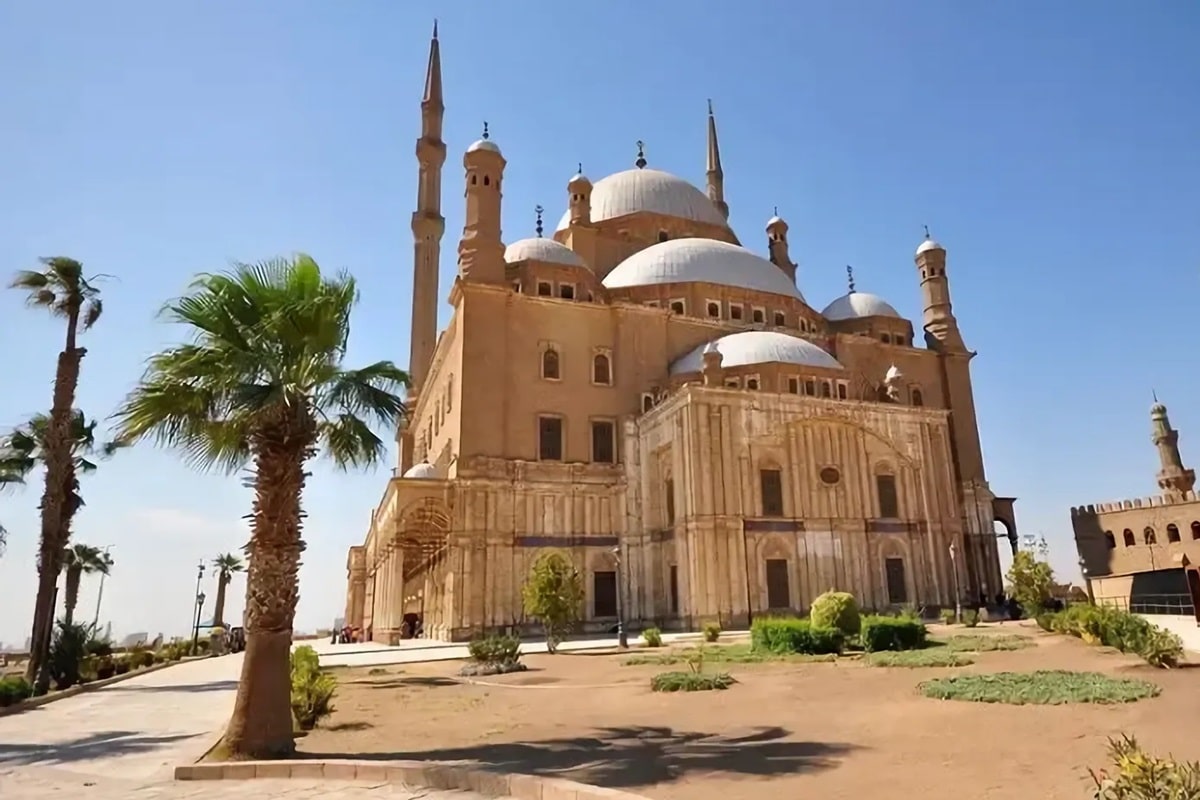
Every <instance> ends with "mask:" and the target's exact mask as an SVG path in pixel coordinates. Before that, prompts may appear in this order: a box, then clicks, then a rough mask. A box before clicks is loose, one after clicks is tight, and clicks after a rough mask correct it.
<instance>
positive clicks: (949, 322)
mask: <svg viewBox="0 0 1200 800" xmlns="http://www.w3.org/2000/svg"><path fill="white" fill-rule="evenodd" d="M916 262H917V271H918V272H919V273H920V275H921V296H922V298H923V299H924V301H925V303H924V305H925V315H924V317H925V319H924V326H925V343H926V344H928V345H929V348H930V349H931V350H937V351H938V352H962V353H966V352H967V346H966V345H965V344H963V340H962V334H961V333H960V332H959V330H958V320H956V319H955V318H954V311H953V309H952V308H951V306H950V278H948V277H947V276H946V248H944V247H942V246H941V245H940V244H938V243H937V242H935V241H934V240H933V239H932V238H931V237H930V236H929V229H928V228H926V229H925V241H923V242H921V246H920V247H918V248H917V254H916Z"/></svg>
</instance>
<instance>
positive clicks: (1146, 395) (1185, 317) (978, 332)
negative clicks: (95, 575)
mask: <svg viewBox="0 0 1200 800" xmlns="http://www.w3.org/2000/svg"><path fill="white" fill-rule="evenodd" d="M434 16H437V17H439V18H440V22H441V39H442V54H443V64H444V70H445V91H446V106H447V110H446V133H445V138H446V141H447V143H448V145H449V150H450V156H449V158H448V159H447V163H446V171H445V180H444V209H445V215H446V238H445V240H444V243H443V248H442V253H443V257H442V268H441V275H442V290H443V291H444V292H445V291H448V288H449V285H450V281H451V278H452V276H453V274H454V270H455V263H454V251H455V245H456V242H457V238H458V234H459V231H460V230H461V227H462V201H461V191H460V185H459V181H461V177H462V171H461V160H460V154H461V153H462V151H463V149H464V148H465V147H466V146H467V145H468V144H469V143H470V142H471V141H472V140H474V139H475V138H477V137H478V135H479V133H480V130H481V127H482V123H483V121H484V120H487V121H488V122H489V123H490V126H491V131H492V135H493V138H494V140H495V141H497V142H498V143H499V144H500V145H501V146H502V147H503V149H504V152H505V155H506V156H507V158H508V162H509V166H508V171H507V174H506V179H505V197H504V231H505V236H506V238H507V239H509V240H512V239H516V238H520V237H523V236H528V235H532V232H533V225H534V213H533V208H534V206H535V205H536V204H539V203H540V204H542V205H543V206H545V207H546V208H547V209H548V211H547V216H548V218H549V219H550V220H551V221H553V220H556V219H557V217H558V215H559V214H560V213H561V212H562V210H563V209H564V208H565V205H566V182H567V180H568V178H569V177H570V176H571V174H572V173H573V172H574V170H575V165H576V162H580V161H581V162H582V163H583V165H584V169H585V171H586V172H587V173H588V174H589V175H590V176H591V177H592V178H593V180H595V179H598V178H600V177H602V176H604V175H605V174H609V173H611V172H615V171H618V170H621V169H626V168H628V167H630V166H631V165H632V163H633V160H634V157H635V147H634V142H635V141H636V140H638V139H642V140H644V141H645V142H646V144H647V157H648V158H649V161H650V164H651V165H652V166H654V167H658V168H662V169H665V170H668V171H670V172H674V173H676V174H678V175H681V176H684V177H686V178H688V179H690V180H692V181H693V182H695V183H699V184H701V185H702V184H703V179H704V153H705V149H704V135H705V133H704V131H705V99H706V98H710V97H711V98H712V99H713V102H714V105H715V107H716V111H717V117H718V123H719V127H720V133H721V152H722V156H723V160H724V167H725V174H726V187H727V199H728V202H729V205H730V208H731V221H732V223H733V225H734V227H735V229H736V230H737V231H738V233H739V235H740V236H741V238H742V241H743V242H744V243H746V244H747V245H748V246H749V247H751V248H753V249H755V250H757V251H759V252H765V249H766V248H765V245H766V242H765V234H763V233H762V226H763V225H764V223H765V221H766V219H767V218H768V217H769V216H771V211H772V208H773V207H775V206H778V208H779V212H780V214H781V215H783V216H784V217H785V218H786V219H787V220H788V221H789V223H790V224H791V243H792V254H793V257H795V258H796V259H797V260H798V261H799V263H800V269H799V280H800V285H801V288H802V290H803V291H804V293H805V295H806V296H807V297H808V298H809V301H810V302H811V303H812V304H813V305H816V306H817V307H822V306H824V305H825V303H827V302H828V301H829V300H831V299H833V298H834V297H836V296H837V295H839V294H841V293H843V292H844V291H845V265H846V264H853V265H854V267H855V269H856V277H857V279H858V287H859V289H860V290H863V291H872V292H876V293H878V294H881V295H883V296H884V297H886V298H887V299H888V300H890V301H891V302H892V303H893V304H894V305H895V306H896V307H897V308H898V309H900V311H901V312H902V313H904V314H905V315H906V316H908V317H910V318H912V319H917V320H919V318H920V313H921V308H920V303H919V292H918V285H917V280H916V273H915V269H914V266H913V263H912V252H913V249H914V248H915V246H916V245H917V244H918V243H919V242H920V240H921V226H922V225H923V224H929V225H930V227H931V228H932V230H933V232H934V235H935V236H936V237H937V238H938V239H939V240H940V241H941V242H942V243H943V244H944V245H945V246H946V247H947V249H948V251H949V271H950V274H951V283H952V292H953V298H954V303H955V311H956V313H957V315H958V318H959V320H960V322H961V325H962V329H963V331H964V334H965V336H966V339H967V342H968V345H969V346H971V347H973V348H974V349H976V350H978V351H979V357H978V358H977V359H976V360H975V362H974V377H975V392H976V401H977V403H978V412H979V420H980V425H981V428H982V434H983V442H984V448H985V454H986V457H987V469H988V478H989V480H990V481H991V485H992V488H993V490H994V491H995V492H997V493H998V494H1001V495H1015V496H1017V497H1018V498H1019V502H1018V505H1017V509H1018V511H1017V513H1018V524H1019V526H1020V527H1021V529H1022V530H1023V531H1024V532H1042V533H1044V534H1045V535H1046V536H1047V538H1048V539H1049V540H1050V543H1051V545H1052V548H1053V559H1054V562H1055V564H1056V565H1057V566H1058V567H1059V568H1060V569H1061V570H1062V571H1063V572H1064V573H1069V574H1070V575H1071V576H1074V575H1075V574H1076V569H1075V567H1074V562H1075V555H1074V549H1073V546H1072V544H1071V539H1070V520H1069V514H1068V508H1069V506H1071V505H1073V504H1080V503H1086V502H1096V501H1101V500H1109V499H1115V498H1118V497H1125V496H1141V495H1148V494H1150V493H1152V492H1153V491H1154V490H1155V486H1154V472H1155V470H1156V469H1157V461H1156V456H1155V452H1154V449H1153V448H1152V446H1151V445H1150V441H1149V431H1150V429H1149V417H1148V409H1149V405H1150V402H1151V399H1150V394H1151V390H1152V389H1156V390H1157V392H1158V395H1159V397H1160V398H1162V399H1163V400H1164V401H1165V402H1166V403H1168V405H1169V406H1170V410H1171V414H1172V420H1173V422H1174V423H1175V424H1176V426H1177V427H1179V428H1180V429H1182V431H1183V448H1184V456H1185V459H1188V460H1189V461H1190V462H1192V463H1195V462H1196V461H1198V460H1200V408H1197V406H1196V404H1195V403H1194V402H1193V401H1192V400H1193V398H1194V397H1195V394H1196V392H1197V389H1200V384H1198V381H1200V379H1198V378H1197V374H1198V372H1197V369H1196V357H1195V355H1189V353H1190V352H1191V350H1192V345H1193V343H1194V338H1195V337H1194V322H1193V319H1194V315H1195V307H1194V306H1195V297H1196V289H1197V266H1198V265H1200V228H1198V227H1197V224H1196V220H1197V219H1198V218H1200V148H1198V147H1197V146H1196V142H1197V140H1198V138H1197V137H1198V130H1197V129H1198V126H1200V116H1198V112H1197V107H1198V106H1197V104H1196V99H1197V94H1196V91H1197V90H1196V87H1197V86H1200V49H1198V48H1197V47H1196V46H1195V43H1196V41H1197V39H1200V8H1198V7H1196V6H1195V5H1193V4H1190V3H1183V2H1147V3H1136V4H1134V3H1115V2H1109V3H1099V4H1097V3H1091V2H1083V1H1082V0H1059V2H1055V3H1035V2H1032V0H1023V1H1021V2H1011V3H984V2H960V1H958V0H928V1H922V2H907V3H901V2H893V1H892V0H861V1H860V2H850V3H840V2H833V1H832V0H829V1H828V2H799V1H798V0H790V1H788V2H784V1H782V0H781V1H780V2H767V1H765V0H760V1H758V2H741V3H732V2H708V3H702V4H697V3H695V2H682V0H670V1H667V0H663V1H662V2H657V3H632V2H620V3H563V2H534V1H533V0H522V2H520V3H467V2H460V3H450V2H424V3H417V2H405V3H400V2H387V1H386V0H357V2H353V3H349V2H334V0H326V1H325V2H317V1H316V0H289V1H288V2H284V1H283V0H271V1H269V2H268V1H267V0H259V2H253V3H238V2H232V0H223V1H221V2H212V1H209V2H201V1H200V0H173V2H169V3H164V2H152V1H151V0H123V2H120V3H111V4H97V3H88V2H83V0H78V1H77V2H61V1H58V0H42V2H8V3H0V75H3V76H4V80H3V81H0V267H2V268H3V270H4V271H12V270H15V269H18V268H23V267H31V266H34V265H35V264H36V259H37V258H38V257H39V256H45V255H58V254H64V255H70V256H73V257H75V258H78V259H80V260H82V261H83V262H84V263H85V265H86V266H87V267H88V269H89V270H91V271H93V272H96V273H108V274H111V275H114V276H116V277H115V278H113V279H111V280H109V281H107V282H105V283H104V284H103V289H104V296H105V303H106V309H107V310H106V312H105V316H104V318H103V320H102V321H101V322H100V324H99V326H98V327H97V329H96V330H95V331H94V332H93V333H90V334H88V335H87V338H86V343H87V346H88V348H89V352H88V355H87V358H86V359H85V361H84V364H83V377H82V382H81V386H80V392H79V404H80V406H81V407H82V408H83V409H84V410H85V411H86V412H87V413H89V414H91V415H95V416H99V417H107V415H108V414H109V413H110V412H111V411H112V409H113V408H114V407H115V406H116V404H117V403H118V401H119V400H120V398H121V397H122V395H123V394H124V393H125V392H126V391H127V390H128V389H129V388H130V386H131V385H132V383H133V382H134V381H135V379H136V378H137V376H138V374H139V372H140V369H141V364H142V362H143V359H144V358H145V357H146V356H147V355H148V354H149V353H151V352H152V351H154V350H156V349H157V348H160V347H161V346H163V345H164V344H166V343H168V342H169V341H171V340H172V339H173V337H176V336H178V335H179V333H178V332H177V331H174V330H172V329H171V328H169V327H168V326H166V325H164V324H162V323H160V322H158V321H156V320H155V317H154V315H155V312H156V310H157V308H158V307H159V305H160V304H161V303H162V302H163V301H164V300H165V299H167V298H169V297H171V296H172V295H175V294H177V293H179V292H180V291H181V290H182V289H183V288H184V287H185V286H186V284H187V282H188V280H189V278H190V277H191V276H192V275H193V274H194V273H196V272H198V271H204V270H217V269H221V268H223V267H224V266H225V265H226V264H227V263H228V260H230V259H239V260H248V261H249V260H256V259H261V258H266V257H270V256H273V255H276V254H284V253H289V252H292V251H295V250H304V251H307V252H309V253H311V254H312V255H313V256H314V257H316V258H317V259H318V261H320V262H321V263H323V264H324V265H326V266H327V267H330V268H334V267H347V268H349V269H351V270H352V271H353V272H354V273H355V274H356V275H357V277H358V278H359V280H360V282H361V285H362V290H363V299H362V303H361V306H360V308H359V310H358V312H357V315H356V317H355V326H354V330H353V334H352V353H351V358H350V361H351V362H357V363H365V362H369V361H373V360H375V359H378V358H391V359H394V360H396V361H397V362H398V363H401V364H404V362H405V361H406V360H407V355H408V316H409V310H408V295H409V291H410V286H411V267H412V247H411V233H410V231H409V224H408V218H409V214H410V213H411V211H412V209H413V204H414V199H415V194H416V188H415V184H414V176H415V161H414V157H413V146H414V139H415V137H416V136H417V133H418V123H419V115H418V100H419V98H420V94H421V88H422V81H423V77H424V74H423V73H424V68H425V60H426V53H427V45H428V39H429V32H430V27H431V23H432V19H433V17H434ZM447 310H448V309H443V318H445V312H446V311H447ZM61 340H62V329H61V325H60V324H58V323H57V322H54V321H51V320H48V319H44V318H42V317H41V316H39V315H38V314H35V313H33V312H31V311H26V310H24V309H23V308H22V307H21V303H20V298H19V297H17V296H16V295H15V293H13V292H7V291H5V292H0V353H3V358H4V374H5V376H6V377H5V380H4V383H3V386H2V388H0V425H3V426H8V425H11V424H14V423H17V422H20V421H21V420H22V419H24V418H25V417H27V416H28V415H29V414H31V413H33V412H37V411H43V410H45V409H47V408H48V406H49V402H50V388H51V377H52V374H53V368H54V360H55V355H56V353H57V352H58V350H59V349H60V347H61ZM386 475H387V472H386V470H385V469H381V470H379V471H377V472H376V473H374V474H351V475H339V474H336V473H334V472H332V471H330V470H328V469H326V468H324V467H319V468H318V469H317V470H316V474H315V476H314V477H313V479H312V480H311V482H310V484H309V486H310V488H309V491H308V493H307V495H306V505H307V509H308V512H309V518H308V521H307V526H306V539H307V541H308V551H307V553H306V555H305V559H304V562H305V563H304V568H303V570H302V572H301V600H300V608H299V612H298V617H297V627H299V628H310V629H311V628H315V627H317V626H318V625H327V624H328V623H329V622H330V621H331V620H332V619H333V618H334V617H335V616H338V615H340V614H341V611H342V607H343V597H344V586H345V578H346V574H345V559H346V548H347V547H348V546H349V545H351V544H354V543H357V542H359V541H361V538H362V536H363V535H364V533H365V531H366V527H367V523H368V520H369V516H370V512H371V508H372V507H373V506H374V504H375V503H376V502H377V501H378V499H379V497H380V493H381V491H382V488H383V484H384V481H385V479H386ZM39 483H40V481H39V482H35V483H34V485H32V486H31V487H30V488H28V489H27V490H25V491H24V492H21V493H17V494H13V495H8V496H5V497H3V498H0V519H2V520H3V522H4V524H5V525H6V526H7V527H8V528H9V530H10V532H11V533H10V545H9V549H8V553H7V554H6V555H4V556H3V557H0V640H3V641H7V642H17V643H19V642H22V641H23V640H24V638H25V636H27V635H28V628H29V621H30V617H31V613H32V604H33V596H34V587H35V574H34V553H35V549H36V547H35V539H36V535H37V511H36V505H37V500H38V496H39V493H40V485H39ZM83 491H84V494H85V497H86V500H87V507H86V509H84V510H83V511H82V513H81V514H80V516H79V518H78V520H77V523H76V527H75V537H76V539H77V540H78V541H82V542H87V543H90V544H95V545H108V544H111V545H112V546H113V547H112V555H113V558H114V560H115V562H116V566H115V570H114V574H113V578H112V579H111V580H110V581H109V582H108V583H107V585H106V587H105V598H104V609H103V614H102V618H103V619H111V620H113V623H114V628H115V630H116V632H118V633H125V632H130V631H140V630H145V631H149V632H150V633H151V634H153V633H156V632H158V631H163V632H164V633H166V634H168V635H170V634H171V633H175V632H183V631H184V630H185V629H186V628H187V626H188V624H189V615H190V609H191V603H192V596H193V594H192V593H193V591H194V586H195V577H196V569H195V566H196V564H197V562H198V561H199V560H201V559H203V560H211V559H212V558H213V557H214V556H216V555H217V554H218V553H221V552H224V551H235V552H236V551H237V549H238V548H239V547H240V546H241V545H242V544H243V543H244V541H245V539H246V537H247V531H246V527H245V524H244V522H243V521H242V519H241V517H242V515H243V514H245V513H246V512H247V511H248V509H249V497H248V494H247V491H246V490H245V489H243V488H242V487H241V486H240V484H239V481H238V480H237V479H236V478H230V477H225V476H220V475H203V474H197V473H195V472H192V471H190V470H189V469H187V468H186V467H184V466H183V465H182V464H181V463H179V461H178V459H177V458H176V457H175V456H174V455H173V454H171V453H168V452H162V451H158V450H156V449H154V448H153V447H152V446H149V445H147V446H141V447H138V448H137V449H135V450H133V451H131V452H126V453H123V454H121V455H120V456H119V457H118V458H116V459H114V460H113V461H111V462H109V463H106V464H103V465H102V468H101V470H100V471H99V473H97V474H96V475H95V476H94V477H90V478H87V479H86V480H85V481H84V486H83ZM205 584H206V585H205V589H206V590H207V591H208V593H209V596H210V598H211V596H212V594H213V588H214V587H213V585H212V584H211V582H210V581H209V580H208V578H207V577H206V580H205ZM95 590H96V585H95V582H94V581H92V582H89V583H87V584H85V587H84V592H83V597H82V599H81V602H80V613H82V614H83V615H85V616H87V617H90V615H91V613H92V610H93V608H94V605H95ZM242 591H243V584H242V583H241V581H240V580H239V581H238V582H237V583H235V585H234V588H233V590H232V592H231V598H230V601H231V609H230V612H231V616H232V617H233V618H234V619H236V618H238V611H239V609H240V606H241V598H242ZM210 604H211V600H210Z"/></svg>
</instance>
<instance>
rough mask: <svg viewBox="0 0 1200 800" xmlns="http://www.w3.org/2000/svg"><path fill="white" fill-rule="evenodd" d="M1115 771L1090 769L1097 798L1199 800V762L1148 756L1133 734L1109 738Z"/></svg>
mask: <svg viewBox="0 0 1200 800" xmlns="http://www.w3.org/2000/svg"><path fill="white" fill-rule="evenodd" d="M1108 757H1109V759H1110V760H1111V761H1112V763H1113V766H1114V767H1115V770H1114V772H1113V773H1112V774H1109V772H1108V771H1107V770H1101V771H1100V772H1099V773H1097V772H1096V771H1094V770H1089V771H1090V772H1091V775H1092V780H1093V781H1094V782H1095V784H1096V794H1095V797H1096V800H1200V762H1195V761H1193V762H1190V763H1189V762H1186V761H1184V762H1177V761H1175V759H1173V758H1171V757H1170V756H1168V757H1167V758H1158V757H1156V756H1151V755H1147V754H1146V753H1145V752H1144V751H1143V750H1142V748H1141V747H1140V746H1139V745H1138V743H1137V740H1136V739H1134V738H1133V737H1132V736H1122V737H1121V738H1120V739H1109V740H1108Z"/></svg>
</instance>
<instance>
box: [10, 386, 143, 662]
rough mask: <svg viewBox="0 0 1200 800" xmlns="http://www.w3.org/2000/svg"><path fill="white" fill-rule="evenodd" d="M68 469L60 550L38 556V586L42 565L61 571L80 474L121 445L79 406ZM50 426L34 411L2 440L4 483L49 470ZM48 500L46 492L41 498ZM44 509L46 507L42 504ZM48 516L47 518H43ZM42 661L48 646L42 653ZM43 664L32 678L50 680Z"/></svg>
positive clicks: (79, 502) (57, 536)
mask: <svg viewBox="0 0 1200 800" xmlns="http://www.w3.org/2000/svg"><path fill="white" fill-rule="evenodd" d="M67 423H68V425H67V439H66V442H67V468H66V470H65V471H64V473H63V476H62V479H63V484H64V485H63V489H64V491H63V492H62V494H63V501H62V503H61V507H60V512H61V513H60V514H59V515H58V522H57V525H58V527H57V528H56V529H55V532H54V536H53V541H54V543H55V545H56V546H57V547H58V550H57V552H56V553H55V554H54V556H53V557H50V556H46V555H45V553H42V554H41V555H40V556H39V563H38V571H39V584H40V579H41V578H42V577H43V576H42V575H41V574H40V573H41V572H42V565H43V564H54V565H55V569H57V570H59V571H61V570H62V558H63V552H64V550H65V548H66V547H67V543H68V542H69V541H70V538H71V524H72V522H73V521H74V519H75V515H76V514H77V513H78V512H79V509H81V508H83V505H84V504H83V497H82V496H81V495H80V493H79V475H81V474H83V475H86V474H88V473H90V472H95V470H96V462H95V461H94V460H92V459H93V458H94V457H95V456H97V455H100V456H106V457H107V456H110V455H112V454H113V452H115V451H116V450H117V449H118V448H119V447H120V446H121V445H120V444H119V443H115V442H114V443H106V444H101V443H99V442H97V441H96V421H95V420H88V419H87V417H86V416H84V413H83V412H82V411H80V410H78V409H72V411H71V413H70V414H69V415H68V418H67ZM51 426H52V422H51V418H50V416H48V415H46V414H35V415H34V416H32V417H31V418H30V419H29V421H28V422H26V423H25V424H24V425H21V426H19V427H17V428H15V429H13V430H12V431H11V432H10V433H9V434H8V435H7V436H5V437H3V438H2V439H0V475H2V476H6V478H5V480H4V481H0V484H3V483H7V484H8V485H17V484H19V483H23V482H24V479H25V477H26V476H28V475H29V473H31V472H32V471H33V470H34V469H35V468H36V467H38V466H43V467H45V469H46V471H47V472H49V470H50V462H51V460H52V456H51V453H50V446H49V439H50V429H51ZM43 502H44V496H43ZM43 507H44V506H43ZM43 519H44V517H43ZM44 545H45V537H44V536H43V538H42V546H43V549H44ZM57 585H58V576H57V575H55V576H54V580H53V581H52V583H51V586H50V590H51V591H50V600H51V603H52V605H51V607H50V612H49V618H50V621H51V622H53V620H54V606H53V602H54V599H55V596H56V594H57ZM38 593H39V596H40V595H41V587H40V585H39V589H38ZM37 622H38V621H37V614H36V612H35V617H34V631H35V635H36V634H37V633H41V634H42V635H43V636H46V637H48V635H49V632H50V630H49V628H50V626H49V624H48V625H47V626H46V627H45V628H40V627H39V626H38V624H37ZM37 649H38V644H37V639H34V640H33V641H32V642H31V644H30V651H31V652H30V659H32V658H33V653H34V652H36V651H37ZM42 655H43V664H44V663H45V661H44V656H45V650H43V651H42ZM40 667H41V665H39V668H38V669H37V670H30V673H29V674H32V675H33V679H36V680H37V681H38V682H42V683H43V685H44V684H45V682H48V681H49V675H46V674H43V673H44V672H45V670H42V669H41V668H40Z"/></svg>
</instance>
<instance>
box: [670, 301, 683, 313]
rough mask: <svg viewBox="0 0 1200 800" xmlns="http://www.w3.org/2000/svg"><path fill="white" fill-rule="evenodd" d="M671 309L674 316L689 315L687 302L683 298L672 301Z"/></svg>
mask: <svg viewBox="0 0 1200 800" xmlns="http://www.w3.org/2000/svg"><path fill="white" fill-rule="evenodd" d="M670 307H671V313H672V314H686V313H687V301H686V300H684V299H683V298H681V297H677V298H675V299H673V300H671V306H670Z"/></svg>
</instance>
